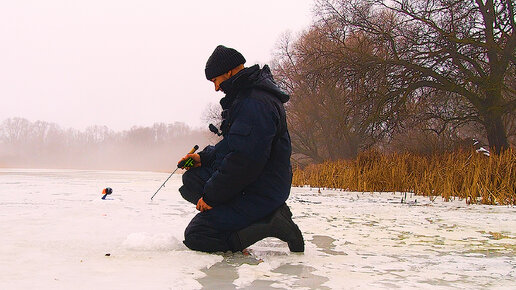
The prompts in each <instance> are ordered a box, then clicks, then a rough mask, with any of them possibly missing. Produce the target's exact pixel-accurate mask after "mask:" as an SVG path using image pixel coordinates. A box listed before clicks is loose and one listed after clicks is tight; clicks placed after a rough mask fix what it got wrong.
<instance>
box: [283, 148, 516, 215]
mask: <svg viewBox="0 0 516 290" xmlns="http://www.w3.org/2000/svg"><path fill="white" fill-rule="evenodd" d="M293 185H294V186H304V185H309V186H312V187H321V188H334V189H343V190H347V191H360V192H377V191H383V192H393V191H397V192H413V193H415V194H417V195H423V196H428V197H430V198H435V197H437V196H442V197H443V198H444V199H445V200H450V199H451V198H460V199H464V200H465V201H466V202H467V203H482V204H490V205H493V204H496V205H515V204H516V154H515V151H514V149H509V150H506V151H505V152H503V153H501V154H499V155H494V154H491V156H490V157H488V156H485V155H483V154H479V153H476V152H475V151H472V152H469V151H468V152H467V151H459V152H453V153H443V154H439V155H432V156H417V155H413V154H409V153H403V154H381V153H379V152H377V151H368V152H364V153H361V154H359V156H358V157H357V158H356V159H355V160H339V161H328V162H325V163H322V164H314V165H309V166H307V167H306V168H304V169H299V168H298V169H296V170H295V171H294V177H293Z"/></svg>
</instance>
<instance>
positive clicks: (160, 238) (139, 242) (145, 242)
mask: <svg viewBox="0 0 516 290" xmlns="http://www.w3.org/2000/svg"><path fill="white" fill-rule="evenodd" d="M122 246H123V247H124V248H126V249H128V250H133V251H173V250H182V249H184V247H183V243H181V242H180V241H179V240H178V239H177V238H175V237H173V236H172V235H170V234H164V233H162V234H154V235H152V234H149V233H132V234H130V235H128V236H127V239H126V240H125V241H124V242H123V244H122Z"/></svg>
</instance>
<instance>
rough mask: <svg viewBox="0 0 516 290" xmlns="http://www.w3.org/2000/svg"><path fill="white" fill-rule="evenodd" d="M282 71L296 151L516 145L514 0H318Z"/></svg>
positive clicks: (319, 155) (287, 50)
mask: <svg viewBox="0 0 516 290" xmlns="http://www.w3.org/2000/svg"><path fill="white" fill-rule="evenodd" d="M314 11H315V16H316V17H315V20H314V22H313V24H312V25H311V26H310V28H309V29H307V30H306V31H305V32H303V33H302V34H301V35H299V36H297V37H292V36H290V35H288V34H287V35H285V37H283V38H282V39H281V41H280V45H279V47H278V49H277V51H276V54H275V57H274V61H273V65H272V67H273V70H274V74H275V77H276V81H277V82H278V84H279V85H280V86H281V87H282V88H283V89H284V90H286V91H287V92H288V93H289V94H290V95H291V101H290V102H289V103H288V105H287V111H288V113H287V114H288V122H289V130H290V133H291V138H292V143H293V151H294V156H295V159H296V160H297V161H298V162H300V163H309V162H322V161H323V160H328V159H352V158H354V157H356V156H357V154H358V153H359V152H361V151H364V150H367V149H371V148H375V149H378V150H382V151H409V152H416V153H422V154H431V153H435V152H442V151H447V150H454V149H456V148H457V147H464V146H471V144H472V143H473V142H474V141H473V140H479V141H480V142H483V143H485V144H488V145H489V146H490V148H491V151H493V152H495V153H498V152H500V151H502V150H505V149H507V148H509V147H510V146H511V145H512V146H514V144H516V114H515V109H516V78H515V76H516V74H515V73H516V56H515V48H516V35H515V34H514V30H515V26H516V24H515V14H516V9H515V4H514V3H513V1H512V0H466V1H464V0H411V1H407V0H389V1H383V0H318V1H316V2H315V7H314Z"/></svg>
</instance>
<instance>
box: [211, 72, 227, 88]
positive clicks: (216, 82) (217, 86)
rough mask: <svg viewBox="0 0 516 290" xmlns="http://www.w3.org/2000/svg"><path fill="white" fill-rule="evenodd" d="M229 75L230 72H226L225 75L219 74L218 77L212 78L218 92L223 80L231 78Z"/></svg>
mask: <svg viewBox="0 0 516 290" xmlns="http://www.w3.org/2000/svg"><path fill="white" fill-rule="evenodd" d="M229 77H230V73H225V74H223V75H220V76H218V77H214V78H212V79H211V81H212V82H213V84H214V85H215V91H216V92H218V91H220V84H221V83H222V82H223V81H225V80H227V79H229Z"/></svg>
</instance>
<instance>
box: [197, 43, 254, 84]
mask: <svg viewBox="0 0 516 290" xmlns="http://www.w3.org/2000/svg"><path fill="white" fill-rule="evenodd" d="M244 63H245V58H244V56H243V55H242V54H241V53H240V52H238V51H236V50H235V49H233V48H229V47H225V46H224V45H219V46H217V48H215V50H214V51H213V53H212V54H211V56H210V58H208V61H207V62H206V69H204V72H205V73H206V78H207V79H208V80H211V79H213V78H214V77H218V76H220V75H222V74H225V73H227V72H228V71H230V70H232V69H234V68H235V67H237V66H239V65H241V64H244Z"/></svg>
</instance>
